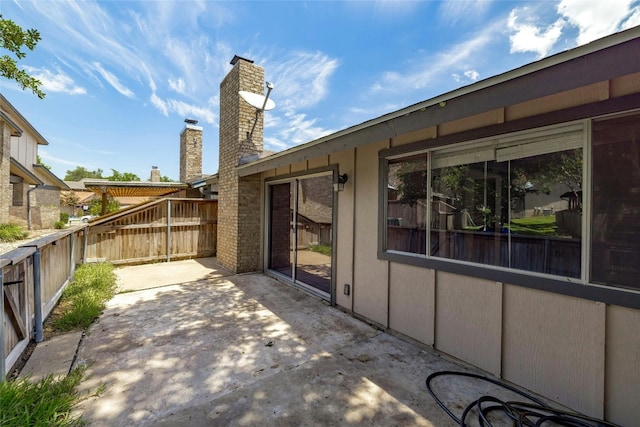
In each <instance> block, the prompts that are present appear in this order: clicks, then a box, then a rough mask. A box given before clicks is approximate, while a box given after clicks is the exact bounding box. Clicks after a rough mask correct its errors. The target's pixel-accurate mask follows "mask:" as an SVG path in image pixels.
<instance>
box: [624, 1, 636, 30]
mask: <svg viewBox="0 0 640 427" xmlns="http://www.w3.org/2000/svg"><path fill="white" fill-rule="evenodd" d="M638 25H640V6H639V7H636V8H634V9H633V12H632V13H631V15H629V17H628V18H627V19H626V20H625V21H624V22H623V23H622V25H621V27H620V29H621V30H627V29H629V28H633V27H637V26H638Z"/></svg>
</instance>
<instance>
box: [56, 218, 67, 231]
mask: <svg viewBox="0 0 640 427" xmlns="http://www.w3.org/2000/svg"><path fill="white" fill-rule="evenodd" d="M53 228H55V229H56V230H62V229H63V228H67V222H66V221H62V220H60V221H56V222H55V223H54V224H53Z"/></svg>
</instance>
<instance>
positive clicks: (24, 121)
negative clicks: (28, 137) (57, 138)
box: [0, 93, 49, 145]
mask: <svg viewBox="0 0 640 427" xmlns="http://www.w3.org/2000/svg"><path fill="white" fill-rule="evenodd" d="M0 104H2V105H3V106H4V107H5V108H7V109H9V110H11V112H12V113H13V115H14V116H15V117H16V118H17V120H15V121H19V122H22V125H23V126H24V127H26V128H29V131H30V132H31V133H33V136H34V138H35V139H36V141H37V142H38V144H39V145H49V141H47V140H46V139H44V136H42V135H40V132H38V131H37V130H36V128H34V127H33V126H32V125H31V123H29V121H28V120H27V119H25V117H24V116H23V115H22V114H20V111H18V110H17V109H16V107H14V106H13V105H11V103H10V102H9V100H8V99H7V98H5V97H4V95H2V94H1V93H0ZM21 132H22V131H21ZM14 136H21V135H14Z"/></svg>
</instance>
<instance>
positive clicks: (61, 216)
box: [60, 212, 69, 224]
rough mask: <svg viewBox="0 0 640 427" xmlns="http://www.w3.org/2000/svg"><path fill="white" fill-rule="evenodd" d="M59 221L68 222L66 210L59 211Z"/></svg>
mask: <svg viewBox="0 0 640 427" xmlns="http://www.w3.org/2000/svg"><path fill="white" fill-rule="evenodd" d="M60 221H61V222H64V223H65V224H66V223H68V222H69V214H68V213H66V212H60Z"/></svg>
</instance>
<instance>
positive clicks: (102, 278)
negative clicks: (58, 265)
mask: <svg viewBox="0 0 640 427" xmlns="http://www.w3.org/2000/svg"><path fill="white" fill-rule="evenodd" d="M113 270H114V266H113V264H109V263H107V262H103V263H97V264H83V265H81V266H80V267H78V269H77V270H76V272H75V274H74V278H73V281H72V282H71V283H69V286H67V288H66V289H65V290H64V292H63V293H62V297H61V299H60V303H59V304H60V305H61V306H62V307H64V308H65V309H64V310H63V311H62V312H61V313H60V314H59V315H56V316H55V317H54V318H53V319H52V326H53V328H54V329H56V330H59V331H71V330H83V329H86V328H88V327H89V325H91V323H93V321H94V320H96V319H97V318H98V317H99V316H100V314H102V311H103V310H104V307H105V304H106V302H107V301H109V300H110V299H111V298H113V296H114V295H115V293H116V289H117V284H116V274H115V273H114V271H113Z"/></svg>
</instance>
